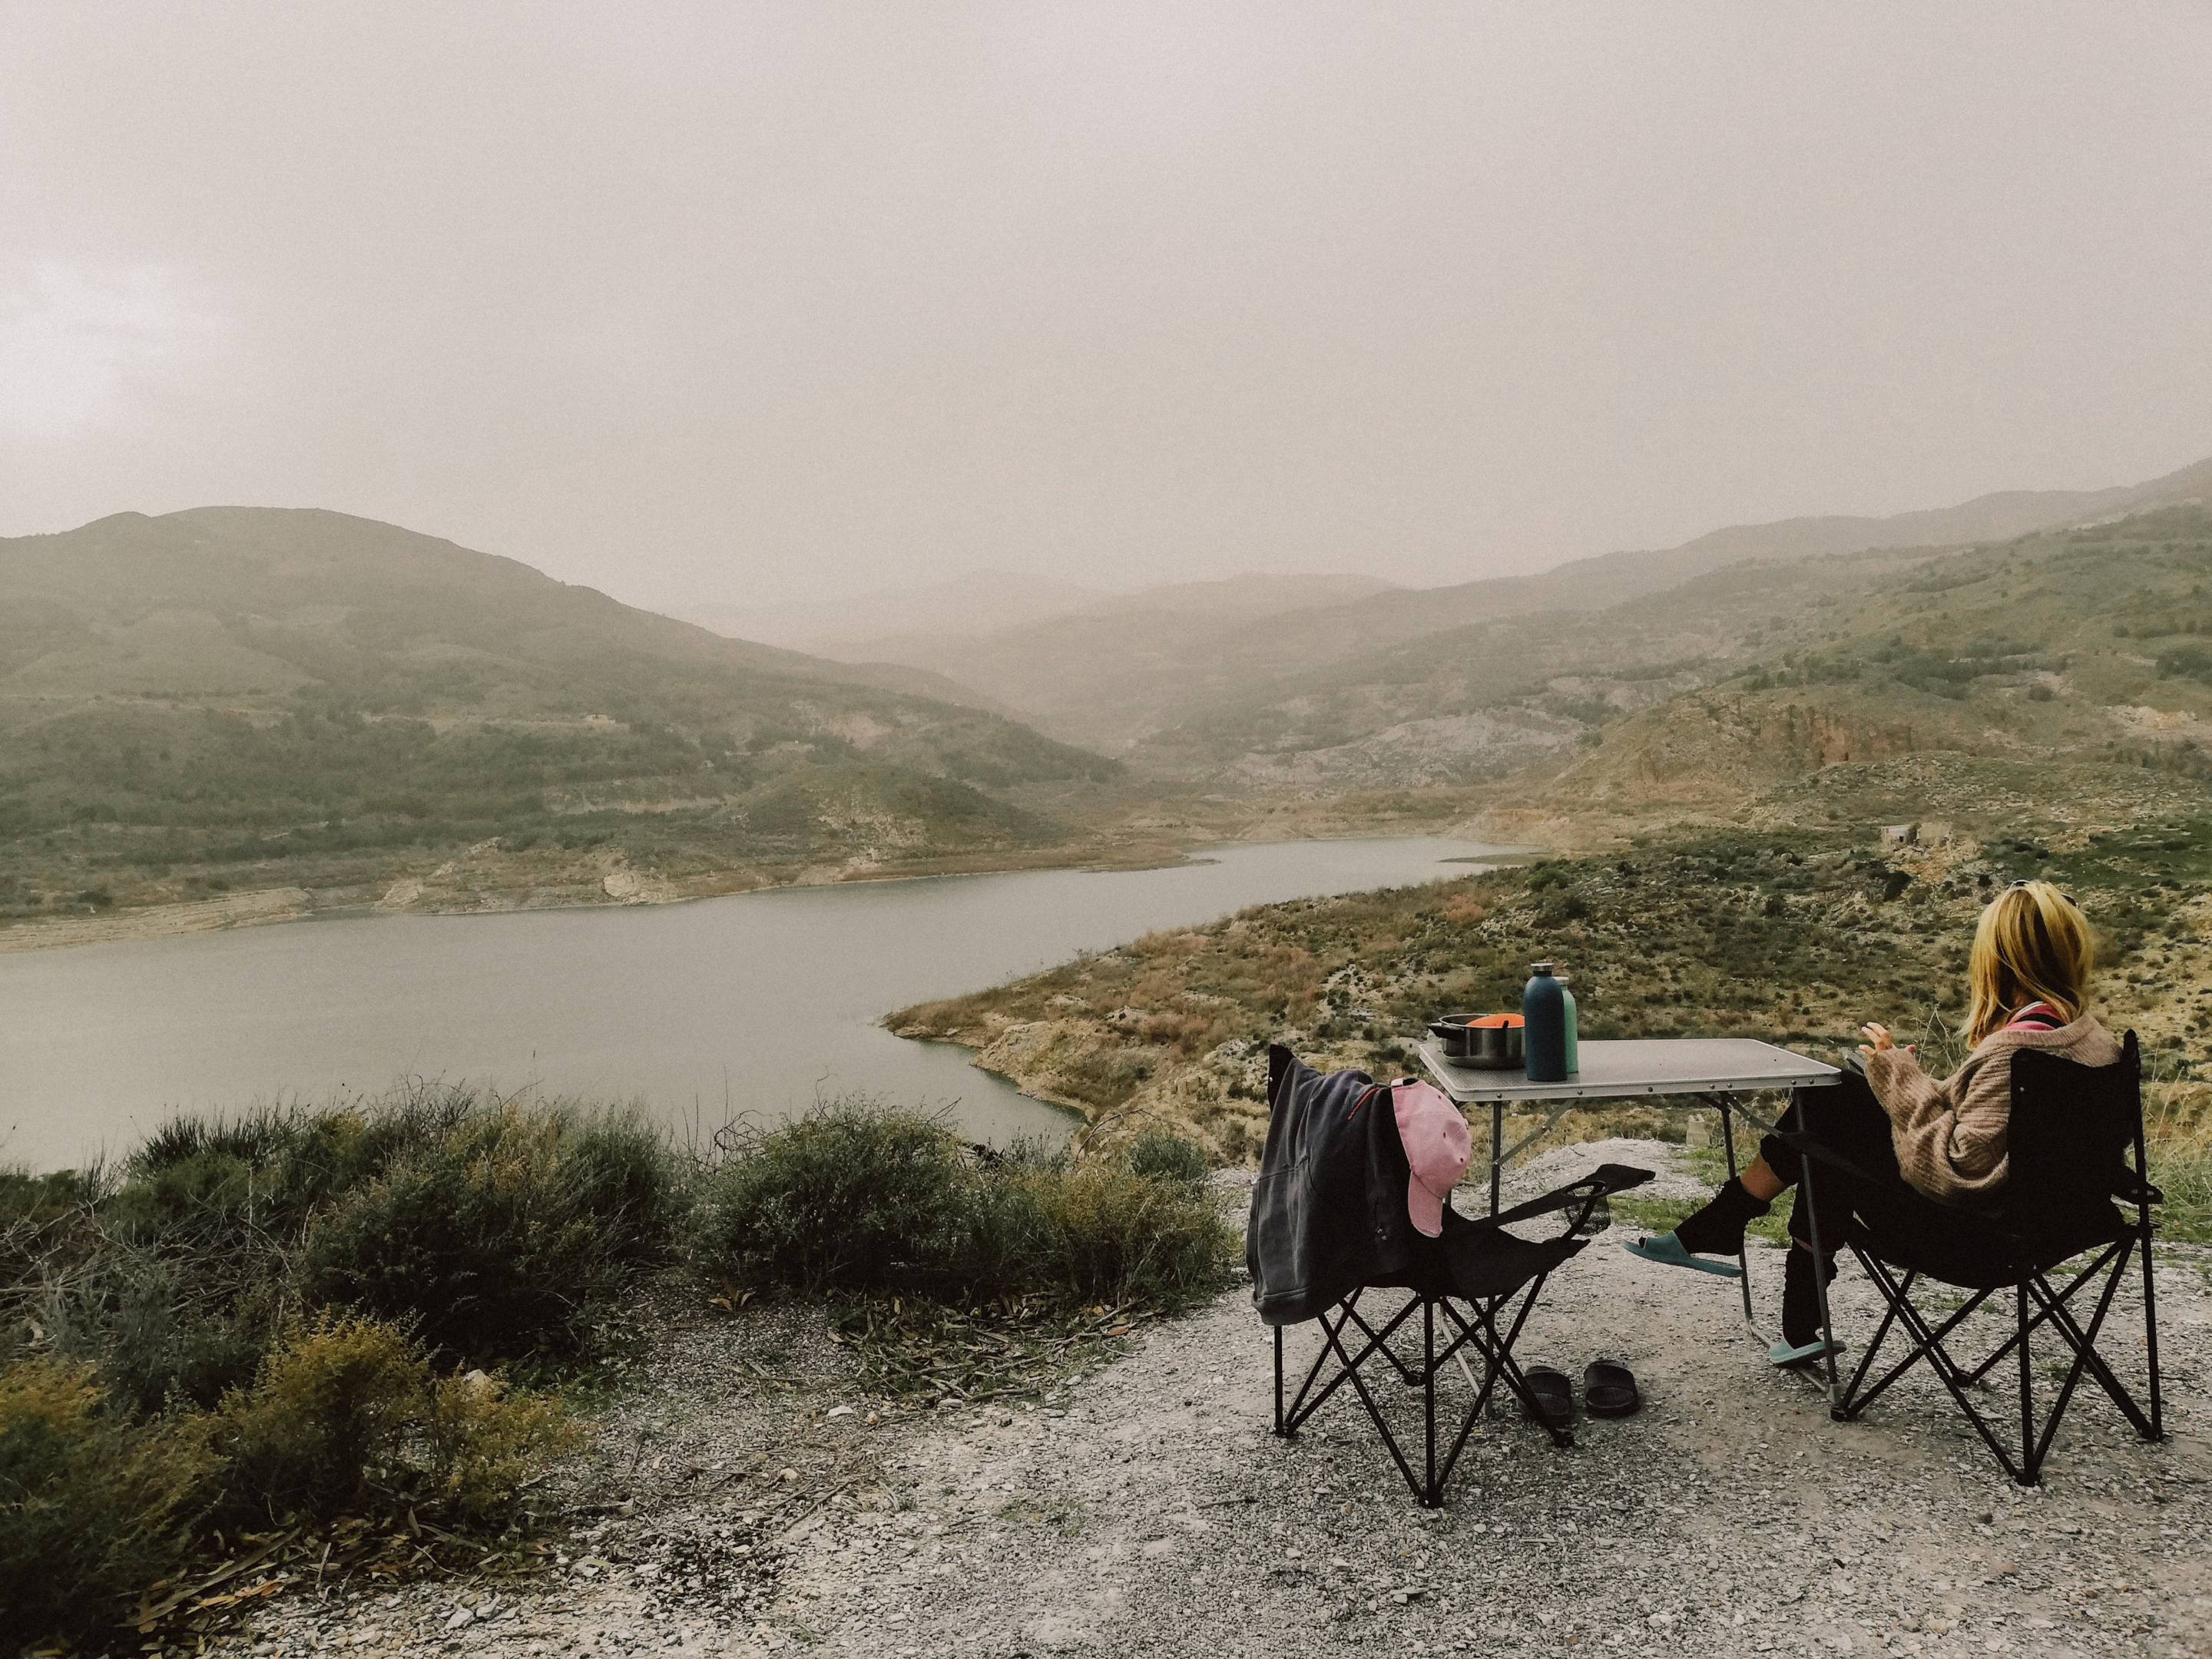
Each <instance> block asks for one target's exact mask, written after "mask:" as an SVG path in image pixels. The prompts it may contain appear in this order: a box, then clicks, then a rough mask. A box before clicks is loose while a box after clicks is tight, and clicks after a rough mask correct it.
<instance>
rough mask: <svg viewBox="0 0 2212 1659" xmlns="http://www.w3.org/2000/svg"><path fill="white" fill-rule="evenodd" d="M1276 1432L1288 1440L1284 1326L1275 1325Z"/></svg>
mask: <svg viewBox="0 0 2212 1659" xmlns="http://www.w3.org/2000/svg"><path fill="white" fill-rule="evenodd" d="M1275 1433H1276V1436H1277V1437H1279V1438H1280V1439H1285V1440H1287V1439H1289V1438H1290V1431H1289V1430H1287V1429H1285V1427H1284V1426H1283V1328H1282V1327H1281V1326H1280V1325H1278V1326H1276V1327H1275Z"/></svg>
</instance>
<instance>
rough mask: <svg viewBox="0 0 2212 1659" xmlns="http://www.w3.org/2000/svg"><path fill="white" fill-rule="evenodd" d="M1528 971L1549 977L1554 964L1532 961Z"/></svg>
mask: <svg viewBox="0 0 2212 1659" xmlns="http://www.w3.org/2000/svg"><path fill="white" fill-rule="evenodd" d="M1528 971H1529V972H1530V973H1532V974H1536V975H1542V976H1544V977H1547V978H1548V977H1549V976H1550V975H1551V972H1552V964H1551V963H1548V962H1535V963H1529V965H1528Z"/></svg>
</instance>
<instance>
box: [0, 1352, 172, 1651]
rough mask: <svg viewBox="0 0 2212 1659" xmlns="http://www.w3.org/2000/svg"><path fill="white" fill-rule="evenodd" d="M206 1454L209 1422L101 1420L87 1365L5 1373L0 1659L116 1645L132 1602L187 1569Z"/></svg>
mask: <svg viewBox="0 0 2212 1659" xmlns="http://www.w3.org/2000/svg"><path fill="white" fill-rule="evenodd" d="M213 1465H214V1459H213V1457H212V1455H210V1452H209V1449H208V1437H207V1434H206V1431H205V1425H204V1424H201V1423H197V1422H194V1421H186V1422H181V1423H172V1422H161V1423H157V1424H153V1425H132V1424H131V1423H130V1422H129V1421H128V1420H127V1419H123V1418H121V1417H118V1416H117V1415H113V1414H111V1413H108V1412H106V1411H104V1410H102V1409H101V1400H100V1390H99V1389H98V1388H96V1387H95V1386H94V1382H93V1372H92V1370H91V1368H90V1367H89V1366H85V1365H72V1364H65V1363H64V1362H61V1361H58V1360H53V1359H50V1358H39V1359H31V1360H26V1361H24V1362H22V1363H21V1364H15V1365H11V1366H9V1368H8V1369H7V1370H4V1371H0V1583H5V1585H6V1587H7V1593H6V1595H4V1596H0V1649H4V1650H5V1651H7V1652H9V1653H14V1652H16V1651H18V1650H21V1649H22V1648H24V1647H26V1646H27V1645H28V1644H31V1643H33V1642H37V1641H40V1640H44V1639H46V1638H54V1637H58V1636H68V1635H73V1636H77V1637H80V1638H91V1639H96V1640H102V1641H105V1640H107V1639H109V1638H112V1635H113V1633H114V1627H115V1626H116V1624H117V1623H118V1620H121V1619H122V1618H123V1616H124V1615H125V1613H126V1612H127V1611H128V1610H129V1609H128V1604H127V1598H129V1597H131V1596H132V1595H136V1594H137V1593H138V1592H139V1591H141V1590H143V1589H144V1588H145V1587H146V1586H147V1585H149V1584H151V1583H154V1582H155V1580H157V1579H159V1578H161V1577H165V1576H167V1575H168V1574H169V1573H171V1572H173V1571H174V1570H175V1568H176V1567H177V1565H179V1563H180V1562H181V1561H182V1560H183V1559H185V1553H186V1551H187V1548H188V1546H189V1541H188V1539H187V1536H186V1527H187V1524H188V1523H189V1522H190V1521H191V1519H192V1518H193V1513H192V1511H193V1507H194V1494H195V1492H197V1490H198V1488H199V1486H200V1485H201V1483H202V1482H203V1481H204V1479H205V1477H206V1475H207V1474H208V1473H209V1471H210V1469H211V1468H212V1467H213Z"/></svg>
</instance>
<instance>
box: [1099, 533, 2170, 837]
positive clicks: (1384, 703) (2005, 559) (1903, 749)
mask: <svg viewBox="0 0 2212 1659" xmlns="http://www.w3.org/2000/svg"><path fill="white" fill-rule="evenodd" d="M2208 583H2212V513H2208V512H2207V510H2206V509H2204V508H2203V507H2168V508H2162V509H2158V510H2155V511H2153V512H2150V513H2139V514H2135V515H2131V516H2130V517H2127V518H2124V519H2121V520H2112V521H2110V522H2108V523H2106V524H2102V525H2098V526H2089V527H2086V528H2082V529H2078V530H2069V531H2063V532H2040V533H2037V534H2033V535H2030V536H2027V537H2022V538H2015V540H2013V541H2011V542H2008V543H2001V544H1990V545H1984V546H1981V547H1977V548H1970V549H1966V550H1929V549H1912V548H1907V549H1898V550H1878V551H1869V552H1861V553H1854V554H1844V555H1832V556H1826V557H1822V558H1816V559H1808V560H1803V561H1799V562H1790V563H1780V562H1752V563H1747V564H1739V565H1735V566H1729V567H1727V568H1723V569H1721V570H1718V571H1715V572H1712V573H1710V574H1706V575H1704V576H1701V577H1699V578H1697V579H1696V580H1692V581H1689V582H1686V583H1684V584H1682V585H1681V586H1678V587H1676V588H1674V589H1673V590H1672V591H1670V592H1665V593H1661V594H1656V595H1652V596H1649V597H1646V598H1644V599H1637V600H1634V601H1632V602H1628V603H1625V604H1623V605H1618V606H1615V607H1613V608H1612V609H1610V610H1606V611H1552V612H1547V613H1541V614H1539V615H1535V616H1530V617H1516V618H1504V619H1500V620H1498V621H1494V622H1491V623H1484V624H1481V625H1479V626H1475V627H1470V628H1466V629H1454V630H1450V631H1449V632H1443V633H1437V634H1431V635H1425V636H1423V637H1420V638H1418V639H1414V640H1411V641H1395V642H1392V643H1390V644H1389V645H1386V646H1383V647H1378V648H1376V649H1374V650H1370V652H1368V653H1364V654H1363V655H1361V656H1359V657H1357V658H1354V659H1349V660H1346V661H1342V662H1337V663H1330V664H1324V665H1318V666H1314V667H1310V668H1308V669H1306V670H1304V671H1303V672H1301V673H1299V674H1297V675H1295V676H1291V677H1288V678H1286V679H1285V682H1284V683H1283V684H1281V685H1280V686H1279V687H1278V688H1277V690H1276V692H1275V694H1274V695H1273V696H1260V697H1250V698H1247V699H1245V700H1243V701H1242V702H1236V701H1228V700H1225V701H1222V702H1218V703H1217V704H1216V705H1215V706H1214V707H1212V708H1210V709H1206V710H1205V711H1204V712H1203V713H1202V714H1199V715H1196V716H1194V717H1192V718H1190V719H1189V720H1187V721H1186V722H1185V723H1183V724H1182V725H1180V726H1174V727H1170V728H1168V729H1166V730H1164V731H1162V732H1159V733H1158V734H1156V736H1155V737H1154V738H1152V740H1151V741H1150V742H1149V743H1147V744H1144V745H1142V746H1140V747H1139V749H1138V750H1135V751H1134V752H1133V755H1132V759H1133V763H1136V764H1137V765H1139V767H1140V768H1142V769H1144V770H1146V772H1147V773H1150V774H1152V775H1167V774H1174V773H1181V774H1182V775H1189V776H1206V777H1209V778H1212V779H1213V780H1215V784H1214V787H1224V786H1227V787H1234V788H1236V789H1237V790H1238V791H1239V792H1241V793H1243V795H1244V796H1246V797H1248V798H1249V799H1255V800H1260V799H1274V800H1275V801H1277V802H1278V803H1279V804H1281V805H1282V806H1283V807H1284V808H1285V809H1290V808H1293V807H1297V808H1300V809H1301V810H1303V806H1304V804H1306V803H1314V802H1319V801H1322V800H1326V799H1328V798H1330V797H1332V796H1340V795H1344V794H1346V793H1354V792H1366V793H1367V795H1368V796H1369V797H1370V798H1372V797H1374V796H1376V793H1378V792H1389V791H1396V792H1401V793H1403V792H1416V793H1418V792H1429V793H1430V794H1431V795H1432V796H1437V797H1438V798H1442V797H1444V796H1449V797H1450V798H1451V799H1457V800H1459V801H1460V802H1462V804H1463V805H1465V806H1466V808H1467V810H1468V812H1469V813H1471V814H1474V815H1475V816H1474V820H1473V825H1472V827H1474V828H1475V829H1479V830H1480V831H1481V832H1482V833H1484V834H1486V835H1487V836H1491V837H1492V838H1503V839H1507V840H1510V841H1516V842H1520V841H1533V842H1541V843H1542V844H1546V845H1553V846H1563V845H1575V844H1589V843H1590V842H1592V841H1593V840H1594V839H1595V840H1596V841H1603V840H1605V839H1607V838H1608V837H1609V836H1613V835H1617V834H1619V833H1622V832H1624V831H1625V830H1629V829H1637V828H1650V827H1652V826H1655V825H1657V824H1661V823H1672V822H1680V821H1691V822H1715V823H1718V822H1734V821H1738V817H1739V815H1740V814H1741V812H1743V811H1746V810H1747V808H1748V807H1749V806H1750V805H1752V804H1753V803H1754V802H1756V801H1759V800H1760V799H1762V798H1763V797H1765V796H1767V795H1769V794H1770V793H1773V792H1776V791H1785V793H1786V787H1787V786H1790V785H1792V784H1793V783H1794V781H1798V780H1802V779H1803V778H1805V777H1806V776H1808V775H1810V774H1812V773H1813V772H1814V771H1816V770H1818V769H1821V768H1823V767H1827V766H1831V765H1832V764H1835V763H1862V764H1863V763H1885V762H1887V761H1890V760H1893V759H1895V758H1897V757H1905V756H1925V755H1935V754H1943V755H1949V756H1952V757H1960V758H1971V757H1981V758H1983V759H1986V760H1988V761H1990V762H1992V763H1996V762H2000V761H2001V762H2006V763H2016V764H2018V765H2021V766H2033V765H2034V764H2037V763H2041V762H2043V761H2047V760H2049V759H2051V758H2054V757H2063V758H2066V759H2068V760H2070V761H2075V762H2081V763H2097V764H2109V763H2115V762H2117V763H2122V764H2125V765H2128V766H2132V767H2136V768H2138V769H2142V768H2148V769H2151V770H2154V771H2156V772H2158V773H2160V775H2167V776H2171V777H2175V778H2185V779H2191V780H2193V779H2194V778H2196V777H2197V776H2199V775H2202V774H2203V771H2204V770H2205V769H2207V766H2208V763H2212V754H2208V753H2207V752H2206V751H2205V750H2204V748H2203V745H2204V744H2206V743H2207V742H2208V741H2212V726H2208V725H2207V724H2206V722H2207V721H2208V720H2212V685H2208V678H2207V676H2206V674H2205V673H2204V672H2203V662H2204V660H2205V656H2206V652H2205V647H2203V645H2202V644H2200V643H2199V641H2200V638H2201V635H2200V634H2199V632H2198V631H2197V630H2199V629H2203V628H2204V627H2206V626H2207V625H2212V602H2208V601H2207V600H2206V599H2205V598H2204V593H2205V588H2206V585H2207V584H2208ZM1978 775H1982V776H1987V775H1989V774H1988V773H1987V770H1986V769H1984V772H1983V773H1981V774H1978ZM2191 787H2199V786H2197V785H2195V784H2194V783H2193V782H2192V783H2191ZM1875 793H1876V794H1878V795H1882V794H1883V791H1882V790H1881V789H1877V790H1876V791H1875ZM2001 793H2003V794H2004V796H2005V797H2006V798H2007V799H2010V798H2011V797H2012V796H2013V795H2014V794H2015V793H2017V792H2016V791H2015V790H2014V789H2012V788H2010V787H2008V788H2006V789H2005V790H2003V791H2002V792H2001ZM1884 798H1885V799H1892V798H1891V797H1889V796H1887V795H1884ZM1788 799H1789V800H1790V802H1792V803H1794V804H1791V805H1786V806H1785V805H1774V806H1773V807H1772V808H1771V809H1770V811H1771V812H1786V813H1788V814H1797V815H1801V816H1802V814H1804V813H1808V812H1810V813H1814V814H1815V815H1816V816H1817V817H1819V821H1822V822H1827V821H1831V816H1830V814H1829V813H1828V812H1827V811H1826V808H1824V807H1823V806H1822V805H1821V804H1820V803H1819V802H1817V801H1814V800H1811V799H1805V798H1802V797H1799V796H1795V795H1791V796H1789V798H1788ZM1885 810H1888V811H1894V810H1895V802H1894V799H1892V805H1891V806H1890V807H1889V808H1887V809H1885ZM1930 810H1933V809H1932V808H1931V809H1930ZM1944 810H1945V812H1946V813H1947V814H1948V813H1949V812H1950V811H1952V809H1951V808H1950V807H1948V806H1947V807H1946V808H1945V809H1944ZM1915 815H1916V814H1914V813H1912V812H1910V811H1908V812H1905V814H1904V816H1905V817H1912V816H1915ZM1834 821H1842V820H1834Z"/></svg>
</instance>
